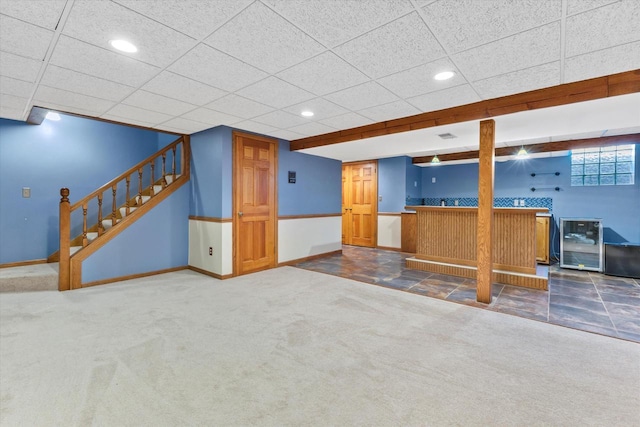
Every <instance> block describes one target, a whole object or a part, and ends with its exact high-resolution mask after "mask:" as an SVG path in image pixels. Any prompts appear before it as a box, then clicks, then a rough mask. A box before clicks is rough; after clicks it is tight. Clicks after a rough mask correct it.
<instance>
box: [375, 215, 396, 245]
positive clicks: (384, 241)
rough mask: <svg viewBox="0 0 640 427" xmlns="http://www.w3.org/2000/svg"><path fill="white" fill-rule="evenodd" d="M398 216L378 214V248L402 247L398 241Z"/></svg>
mask: <svg viewBox="0 0 640 427" xmlns="http://www.w3.org/2000/svg"><path fill="white" fill-rule="evenodd" d="M400 222H401V218H400V215H399V214H398V215H380V214H378V246H384V247H386V248H398V249H400V248H401V247H402V244H401V241H400V231H401V226H400Z"/></svg>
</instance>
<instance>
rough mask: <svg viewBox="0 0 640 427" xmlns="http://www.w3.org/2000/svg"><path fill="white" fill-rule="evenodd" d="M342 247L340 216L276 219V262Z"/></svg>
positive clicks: (336, 249)
mask: <svg viewBox="0 0 640 427" xmlns="http://www.w3.org/2000/svg"><path fill="white" fill-rule="evenodd" d="M341 249H342V217H340V216H329V217H316V218H291V219H279V220H278V262H279V263H281V262H287V261H292V260H296V259H301V258H306V257H309V256H313V255H320V254H323V253H327V252H333V251H338V250H341Z"/></svg>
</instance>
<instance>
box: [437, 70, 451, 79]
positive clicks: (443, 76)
mask: <svg viewBox="0 0 640 427" xmlns="http://www.w3.org/2000/svg"><path fill="white" fill-rule="evenodd" d="M455 74H456V73H454V72H453V71H443V72H441V73H438V74H436V75H435V76H433V78H434V79H436V80H449V79H450V78H451V77H453V76H455Z"/></svg>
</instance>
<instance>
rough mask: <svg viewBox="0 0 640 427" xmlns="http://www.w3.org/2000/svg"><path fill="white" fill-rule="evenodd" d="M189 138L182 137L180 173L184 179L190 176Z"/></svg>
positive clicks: (186, 136) (187, 136)
mask: <svg viewBox="0 0 640 427" xmlns="http://www.w3.org/2000/svg"><path fill="white" fill-rule="evenodd" d="M190 144H191V137H190V136H189V135H185V136H183V137H182V155H181V156H180V161H181V165H180V173H181V174H182V175H185V177H189V176H190V175H191V171H190V170H189V169H190V167H191V158H190V157H191V147H190Z"/></svg>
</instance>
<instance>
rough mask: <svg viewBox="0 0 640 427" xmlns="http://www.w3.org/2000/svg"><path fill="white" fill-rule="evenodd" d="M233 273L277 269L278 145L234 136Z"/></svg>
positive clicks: (235, 133)
mask: <svg viewBox="0 0 640 427" xmlns="http://www.w3.org/2000/svg"><path fill="white" fill-rule="evenodd" d="M233 141H234V151H233V152H234V162H233V243H234V251H233V258H234V263H233V269H234V271H233V273H234V275H241V274H246V273H251V272H253V271H258V270H264V269H267V268H273V267H275V266H276V265H277V213H276V210H277V198H276V194H277V181H276V177H277V153H278V149H277V141H276V140H274V139H270V138H264V137H259V136H255V135H249V134H244V133H240V132H234V133H233Z"/></svg>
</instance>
